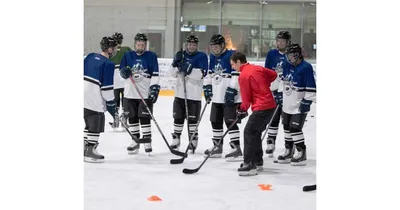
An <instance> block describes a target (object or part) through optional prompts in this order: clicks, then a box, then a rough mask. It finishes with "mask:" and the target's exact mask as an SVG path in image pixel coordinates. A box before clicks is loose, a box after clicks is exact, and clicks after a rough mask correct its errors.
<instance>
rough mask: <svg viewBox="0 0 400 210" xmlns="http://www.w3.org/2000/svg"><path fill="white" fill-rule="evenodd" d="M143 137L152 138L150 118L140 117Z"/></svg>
mask: <svg viewBox="0 0 400 210" xmlns="http://www.w3.org/2000/svg"><path fill="white" fill-rule="evenodd" d="M140 124H141V126H140V127H141V129H142V136H143V138H151V122H150V119H149V118H140Z"/></svg>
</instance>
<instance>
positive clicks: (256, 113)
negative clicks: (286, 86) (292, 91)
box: [231, 52, 277, 176]
mask: <svg viewBox="0 0 400 210" xmlns="http://www.w3.org/2000/svg"><path fill="white" fill-rule="evenodd" d="M231 65H232V68H233V69H235V70H236V71H238V72H241V73H240V76H239V85H240V94H241V96H242V104H241V105H240V108H239V110H238V111H237V117H238V118H239V119H243V118H245V117H246V116H247V110H248V109H249V108H250V106H251V109H252V111H253V113H252V114H251V115H250V117H249V119H248V121H247V123H246V127H245V128H244V158H243V159H244V161H243V163H242V164H241V165H240V168H239V169H238V172H239V175H240V176H254V175H257V168H260V169H261V168H262V166H263V159H262V157H263V154H264V152H263V150H262V141H261V134H262V132H263V131H264V130H265V128H266V126H267V124H268V123H269V122H270V121H271V119H272V117H273V114H274V111H275V107H276V104H275V100H274V97H273V96H272V92H271V90H270V88H269V87H270V86H271V83H272V82H273V81H274V80H275V79H276V77H277V73H276V72H275V71H273V70H271V69H267V68H264V67H262V66H257V65H253V64H249V63H247V60H246V56H245V55H244V54H242V53H239V52H236V53H234V54H233V55H232V57H231Z"/></svg>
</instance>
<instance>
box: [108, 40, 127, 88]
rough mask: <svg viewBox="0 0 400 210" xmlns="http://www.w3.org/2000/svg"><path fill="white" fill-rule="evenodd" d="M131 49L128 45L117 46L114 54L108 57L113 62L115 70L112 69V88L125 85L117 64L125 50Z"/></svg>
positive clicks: (119, 62)
mask: <svg viewBox="0 0 400 210" xmlns="http://www.w3.org/2000/svg"><path fill="white" fill-rule="evenodd" d="M131 51H132V49H131V48H130V47H121V46H119V47H117V48H116V52H117V53H116V54H115V55H114V56H113V57H112V58H110V60H111V61H112V62H114V64H115V70H114V89H120V88H124V86H125V80H124V78H122V77H121V75H120V74H119V65H120V64H121V60H122V58H123V57H124V55H125V53H126V52H131Z"/></svg>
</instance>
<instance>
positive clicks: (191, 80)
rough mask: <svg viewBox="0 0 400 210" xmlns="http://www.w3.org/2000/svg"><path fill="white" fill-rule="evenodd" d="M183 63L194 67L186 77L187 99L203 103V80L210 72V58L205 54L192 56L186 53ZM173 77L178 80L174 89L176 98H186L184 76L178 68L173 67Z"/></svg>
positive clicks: (200, 53)
mask: <svg viewBox="0 0 400 210" xmlns="http://www.w3.org/2000/svg"><path fill="white" fill-rule="evenodd" d="M183 57H184V58H183V59H184V60H183V62H186V63H187V64H191V65H192V68H193V69H192V72H191V73H190V74H189V75H187V76H186V98H187V99H190V100H194V101H201V97H202V92H203V79H204V77H205V76H206V75H207V71H208V58H207V55H206V54H205V53H203V52H196V53H194V54H192V55H190V54H188V53H187V52H186V51H184V52H183ZM170 72H171V75H172V76H173V77H175V78H177V80H176V86H175V89H174V92H175V97H177V98H185V92H184V88H183V76H181V75H180V74H179V73H178V72H179V70H178V68H176V67H172V68H171V70H170Z"/></svg>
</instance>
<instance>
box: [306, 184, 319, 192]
mask: <svg viewBox="0 0 400 210" xmlns="http://www.w3.org/2000/svg"><path fill="white" fill-rule="evenodd" d="M314 190H317V185H316V184H314V185H306V186H304V187H303V192H309V191H314Z"/></svg>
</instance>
